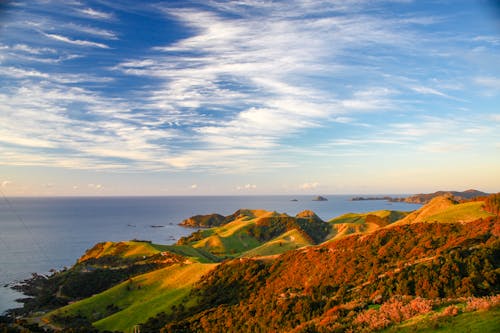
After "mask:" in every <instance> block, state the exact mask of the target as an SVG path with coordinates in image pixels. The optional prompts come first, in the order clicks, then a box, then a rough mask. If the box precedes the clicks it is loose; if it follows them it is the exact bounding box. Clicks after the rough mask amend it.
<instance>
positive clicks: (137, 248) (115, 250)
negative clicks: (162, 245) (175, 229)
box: [78, 241, 160, 262]
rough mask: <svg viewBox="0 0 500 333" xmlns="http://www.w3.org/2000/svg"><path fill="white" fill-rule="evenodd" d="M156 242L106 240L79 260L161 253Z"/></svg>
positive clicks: (137, 256) (136, 256)
mask: <svg viewBox="0 0 500 333" xmlns="http://www.w3.org/2000/svg"><path fill="white" fill-rule="evenodd" d="M159 252H160V250H159V249H157V248H156V247H155V246H154V244H151V243H149V242H136V241H127V242H118V243H115V242H105V243H99V244H96V245H95V246H94V247H93V248H92V249H90V250H88V251H87V252H86V253H85V254H84V255H83V256H82V257H81V258H80V259H79V260H78V262H82V261H85V260H87V259H89V258H94V259H98V258H101V257H104V256H120V257H122V258H139V257H143V256H152V255H155V254H157V253H159Z"/></svg>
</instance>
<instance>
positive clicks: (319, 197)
mask: <svg viewBox="0 0 500 333" xmlns="http://www.w3.org/2000/svg"><path fill="white" fill-rule="evenodd" d="M312 201H328V199H327V198H325V197H322V196H321V195H318V196H316V197H314V198H313V199H312Z"/></svg>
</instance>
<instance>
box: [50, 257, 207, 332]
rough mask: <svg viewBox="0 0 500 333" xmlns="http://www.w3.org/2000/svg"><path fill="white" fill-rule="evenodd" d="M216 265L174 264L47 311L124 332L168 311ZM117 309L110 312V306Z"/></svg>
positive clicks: (99, 327) (102, 327) (100, 327)
mask: <svg viewBox="0 0 500 333" xmlns="http://www.w3.org/2000/svg"><path fill="white" fill-rule="evenodd" d="M215 266H217V264H201V263H194V264H189V265H184V264H176V265H173V266H169V267H166V268H163V269H159V270H157V271H153V272H150V273H147V274H143V275H139V276H136V277H134V278H132V279H129V280H128V281H125V282H123V283H121V284H119V285H117V286H115V287H113V288H111V289H108V290H106V291H104V292H102V293H100V294H97V295H94V296H92V297H90V298H87V299H84V300H82V301H80V302H76V303H73V304H71V305H68V306H65V307H63V308H61V309H58V310H56V311H54V312H52V313H49V314H48V315H47V316H46V318H48V319H49V321H50V316H51V315H52V314H61V315H66V316H70V315H76V314H81V315H83V316H85V317H87V318H89V319H90V321H92V322H93V323H94V326H96V327H97V328H98V329H101V330H111V331H113V330H118V331H127V330H128V329H130V328H131V327H133V326H134V325H135V324H138V323H141V322H144V321H145V320H147V319H148V318H150V317H152V316H155V315H156V314H157V313H159V312H161V311H165V312H169V311H170V307H171V306H172V305H174V304H176V303H178V302H179V301H180V300H181V299H182V298H183V297H184V296H186V295H187V294H188V293H189V291H190V290H191V287H192V285H193V284H194V283H195V282H197V281H198V280H199V279H200V278H201V276H203V275H204V274H206V273H208V272H209V271H210V270H212V269H213V268H214V267H215ZM112 306H113V307H117V308H119V311H118V312H116V313H110V310H109V309H110V308H111V307H112Z"/></svg>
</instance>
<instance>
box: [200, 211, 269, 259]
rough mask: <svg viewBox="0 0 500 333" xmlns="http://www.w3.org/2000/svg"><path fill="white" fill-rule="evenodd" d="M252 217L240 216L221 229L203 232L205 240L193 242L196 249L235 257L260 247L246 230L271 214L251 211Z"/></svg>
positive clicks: (259, 243)
mask: <svg viewBox="0 0 500 333" xmlns="http://www.w3.org/2000/svg"><path fill="white" fill-rule="evenodd" d="M252 213H253V215H254V217H253V218H252V219H249V217H248V216H242V217H241V218H238V219H236V220H235V221H233V222H231V223H228V224H226V225H223V226H221V227H216V228H212V229H210V230H205V231H204V234H203V236H207V237H206V238H204V239H202V240H199V241H197V242H194V243H193V244H192V246H193V247H194V248H196V249H205V250H207V251H210V252H212V253H214V254H217V255H229V256H237V255H239V254H241V253H243V252H246V251H249V250H251V249H254V248H256V247H258V246H260V245H261V242H259V241H258V240H257V239H256V238H254V237H252V236H250V235H249V234H248V233H247V232H246V230H247V229H248V227H249V226H251V225H254V224H255V223H256V221H255V220H256V219H258V218H261V217H265V216H267V215H270V214H273V213H272V212H266V211H252Z"/></svg>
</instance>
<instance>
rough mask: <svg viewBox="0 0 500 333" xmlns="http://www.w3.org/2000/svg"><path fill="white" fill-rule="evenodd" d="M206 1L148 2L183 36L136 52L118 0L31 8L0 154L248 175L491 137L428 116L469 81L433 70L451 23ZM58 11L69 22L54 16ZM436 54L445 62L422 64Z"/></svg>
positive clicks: (295, 5) (4, 52) (11, 49)
mask: <svg viewBox="0 0 500 333" xmlns="http://www.w3.org/2000/svg"><path fill="white" fill-rule="evenodd" d="M389 2H390V4H389V5H390V6H392V5H394V6H396V5H401V4H404V1H403V2H401V1H394V2H391V1H389ZM200 4H201V2H200V1H188V2H184V3H183V4H182V5H179V3H178V2H159V3H156V4H153V5H148V6H144V7H143V6H139V7H141V13H145V12H147V13H148V15H149V14H151V12H152V9H154V14H157V15H161V17H158V16H155V19H156V20H158V21H160V20H161V19H163V20H165V22H164V23H165V31H168V29H170V28H172V29H173V30H172V31H174V30H175V29H179V30H182V31H183V34H182V35H179V36H175V37H176V38H172V39H168V42H162V43H156V44H154V45H152V46H151V47H149V48H148V49H134V52H130V50H132V49H133V47H129V46H126V48H125V49H120V47H122V43H125V39H126V38H125V37H126V36H127V31H128V30H127V29H128V27H127V28H125V25H126V23H124V22H119V20H118V19H117V18H119V17H120V16H119V15H120V13H119V11H120V10H122V9H123V7H124V5H122V4H106V2H103V3H100V5H102V6H99V8H94V5H90V4H88V3H87V2H85V1H83V2H72V3H71V4H62V3H57V6H58V7H57V8H52V12H51V13H52V16H51V15H47V17H44V16H43V15H40V14H39V13H38V12H37V11H33V13H35V14H31V15H28V16H27V17H26V19H25V21H27V22H28V21H29V23H26V22H25V23H22V24H20V23H19V24H18V25H16V24H14V23H11V24H12V26H16V27H18V29H20V30H22V34H21V33H20V34H19V36H23V37H24V38H27V37H26V36H33V32H42V34H43V36H45V37H46V38H42V40H43V41H42V42H43V43H37V41H35V40H33V38H32V37H30V38H31V39H30V38H27V39H26V40H23V39H20V41H11V42H10V43H4V44H3V46H2V47H4V48H0V52H1V55H0V57H1V56H3V57H4V58H3V59H4V60H2V61H3V62H2V63H1V66H0V73H1V74H2V75H3V76H4V77H5V78H6V79H8V80H9V84H6V85H4V86H3V87H2V88H0V102H1V106H0V109H1V111H2V112H1V113H0V120H1V121H2V125H3V128H2V132H0V139H1V140H3V141H2V142H3V143H4V147H3V148H2V150H0V154H3V155H2V158H1V159H0V160H1V161H2V163H13V164H12V165H15V163H25V164H29V165H49V164H50V165H58V166H61V167H67V168H96V169H110V170H181V171H186V170H187V171H190V172H205V171H207V170H208V171H210V172H213V173H216V172H224V173H229V172H249V171H255V170H271V169H275V168H283V169H285V168H290V167H294V166H297V165H300V163H304V160H306V159H308V158H309V157H312V156H321V157H322V158H324V157H325V156H326V157H328V156H330V157H335V156H348V155H349V156H366V155H368V154H374V153H373V151H370V149H373V148H374V147H376V146H380V145H383V146H391V147H396V146H397V147H402V148H401V149H405V145H409V144H414V143H415V142H417V141H419V140H420V141H424V140H428V138H429V137H432V136H438V137H439V139H440V140H441V141H442V142H444V141H445V140H444V138H447V137H448V136H449V134H450V132H451V131H466V130H467V129H469V131H468V132H466V133H467V134H468V135H471V136H477V135H479V133H480V132H483V133H484V132H485V131H483V130H478V129H481V128H482V127H481V126H471V127H465V126H463V124H462V125H458V122H463V123H466V122H467V120H468V119H466V120H460V121H458V120H457V121H455V122H453V121H451V122H450V121H447V120H446V117H444V116H443V117H442V119H439V120H438V119H434V120H433V119H428V118H425V115H427V114H429V113H430V112H431V111H429V110H427V103H428V102H427V100H429V99H434V100H439V101H440V103H442V104H440V107H441V106H443V107H445V108H446V107H449V105H450V104H452V103H454V102H457V99H456V98H454V97H453V96H454V95H456V96H458V94H459V93H462V92H463V91H464V90H465V89H467V86H466V83H463V85H455V86H452V85H450V82H454V81H456V77H455V72H453V71H456V68H452V69H450V70H449V71H450V72H451V73H452V74H450V75H448V74H446V75H443V74H442V73H440V72H439V70H440V66H441V64H439V62H440V61H441V60H442V59H445V60H446V63H448V60H449V59H450V54H452V53H453V51H454V49H453V45H451V46H450V44H448V45H447V46H446V47H445V48H441V44H442V43H443V39H442V38H443V36H442V35H439V36H438V37H434V36H433V34H431V33H429V31H428V30H426V28H428V27H432V26H433V25H435V24H441V23H443V22H444V21H446V20H447V18H443V17H439V16H437V15H432V16H428V15H423V14H422V15H420V14H395V13H392V15H387V14H386V11H385V10H382V9H387V8H388V7H387V6H388V4H387V1H368V0H366V1H365V0H353V1H342V2H341V1H307V0H294V1H286V2H279V3H275V2H266V1H252V0H248V1H247V0H245V1H230V2H228V1H214V0H212V1H207V2H203V4H202V5H200ZM61 8H64V9H65V10H64V12H65V13H69V14H68V15H69V16H70V17H72V18H74V19H75V20H72V21H71V20H67V21H66V22H65V23H64V24H61V25H58V24H57V22H58V20H59V19H61V18H62V17H61V16H59V15H58V13H57V12H56V9H57V11H61ZM110 8H112V9H110ZM135 8H136V7H135ZM148 11H149V12H148ZM49 12H50V11H49ZM110 19H112V20H113V24H112V25H107V20H110ZM135 23H137V22H135ZM19 26H20V27H19ZM118 27H121V30H120V29H119V28H118ZM63 29H64V30H63ZM35 35H36V34H35ZM36 36H37V38H39V37H40V35H39V34H38V35H36ZM469 37H470V36H469ZM122 38H123V40H120V43H115V41H117V40H118V39H122ZM127 38H128V36H127ZM469 39H470V38H469ZM141 42H142V41H141ZM447 42H448V41H447ZM478 42H481V43H483V42H485V43H486V42H488V45H492V43H491V42H490V41H486V40H485V39H481V40H479V39H478V40H476V41H475V43H476V44H477V43H478ZM45 44H47V45H45ZM137 45H141V47H142V45H144V44H141V43H138V44H137ZM148 45H149V44H148ZM75 46H77V47H75ZM73 50H76V51H74V52H73ZM72 52H73V53H74V54H73V53H72ZM73 56H78V57H81V58H71V57H73ZM21 57H24V58H21ZM29 57H31V58H32V59H30V58H29ZM12 59H18V60H19V59H22V61H23V63H19V64H15V63H14V64H13V63H12V62H13V60H12ZM37 59H38V60H37ZM66 60H67V62H66V63H64V61H66ZM80 60H81V64H80V63H79V61H80ZM7 61H10V63H9V62H7ZM28 61H32V62H35V61H38V62H39V63H42V64H43V65H45V64H58V65H59V64H61V63H62V64H61V65H64V66H52V67H50V66H42V65H40V66H38V65H37V64H32V63H29V65H27V64H26V62H28ZM426 61H429V63H431V62H432V63H438V65H435V66H434V65H432V66H431V67H430V69H428V70H427V72H426V71H425V70H424V72H422V70H423V69H422V67H425V66H424V65H422V67H419V66H420V65H421V64H422V63H425V62H426ZM89 63H93V64H95V66H88V64H89ZM101 64H105V65H101ZM78 65H79V66H81V67H79V69H78V71H79V72H78V73H76V72H73V71H72V69H73V68H75V67H77V66H78ZM461 65H462V64H461ZM464 67H466V66H464ZM65 71H66V72H65ZM429 73H432V75H434V73H437V74H436V76H438V77H437V78H436V79H434V78H430V76H431V75H430V74H429ZM439 75H441V77H439ZM443 77H444V78H443ZM468 77H469V78H470V77H474V76H468ZM475 77H476V79H475V80H473V82H472V83H473V84H476V85H480V86H484V87H486V86H488V87H490V88H491V87H496V82H495V80H491V79H492V78H494V74H492V75H491V76H488V77H485V76H482V77H481V76H477V75H476V76H475ZM429 82H430V84H429ZM450 91H451V92H450ZM430 97H433V98H430ZM436 97H438V98H436ZM441 100H442V101H441ZM450 114H452V113H451V112H449V113H448V115H450ZM379 118H383V121H381V120H378V119H379ZM449 118H452V117H449ZM473 125H478V124H473ZM464 133H465V132H464ZM352 147H354V148H356V150H353V149H351V150H350V151H348V150H347V149H349V148H352ZM428 147H429V148H428V149H431V150H432V149H433V146H428ZM346 148H347V149H346ZM436 149H437V148H435V147H434V150H436ZM30 153H34V154H31V155H36V156H30ZM310 184H314V182H312V183H310ZM241 186H242V187H244V185H241ZM310 186H313V185H310Z"/></svg>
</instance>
